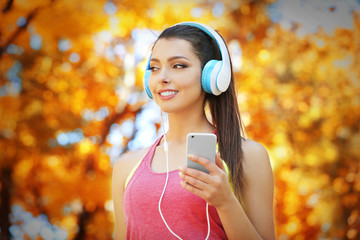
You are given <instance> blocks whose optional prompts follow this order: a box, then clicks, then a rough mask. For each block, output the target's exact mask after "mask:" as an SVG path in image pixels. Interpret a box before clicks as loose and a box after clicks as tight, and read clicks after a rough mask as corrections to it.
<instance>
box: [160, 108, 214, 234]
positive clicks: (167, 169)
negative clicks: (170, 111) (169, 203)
mask: <svg viewBox="0 0 360 240" xmlns="http://www.w3.org/2000/svg"><path fill="white" fill-rule="evenodd" d="M160 114H161V125H162V128H163V136H164V151H165V158H166V180H165V185H164V188H163V191H162V193H161V196H160V199H159V204H158V208H159V213H160V216H161V218H162V220H163V222H164V224H165V226H166V227H167V229H168V230H169V231H170V232H171V234H172V235H174V236H175V237H176V238H177V239H180V240H182V238H181V237H179V236H178V235H177V234H176V233H174V232H173V231H172V230H171V228H170V227H169V225H168V224H167V222H166V220H165V218H164V215H163V214H162V211H161V201H162V199H163V197H164V194H165V190H166V186H167V184H168V180H169V154H168V152H169V147H168V143H167V141H166V135H165V125H164V122H163V116H162V111H161V112H160ZM206 220H207V226H208V232H207V235H206V238H205V240H207V239H208V238H209V236H210V220H209V204H208V203H207V202H206Z"/></svg>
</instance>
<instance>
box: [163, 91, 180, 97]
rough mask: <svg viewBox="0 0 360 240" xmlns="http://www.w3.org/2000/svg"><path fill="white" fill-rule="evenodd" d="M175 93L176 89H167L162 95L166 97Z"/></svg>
mask: <svg viewBox="0 0 360 240" xmlns="http://www.w3.org/2000/svg"><path fill="white" fill-rule="evenodd" d="M175 93H176V91H166V92H162V93H160V95H161V96H164V97H167V96H170V95H173V94H175Z"/></svg>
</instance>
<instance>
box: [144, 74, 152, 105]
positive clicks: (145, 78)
mask: <svg viewBox="0 0 360 240" xmlns="http://www.w3.org/2000/svg"><path fill="white" fill-rule="evenodd" d="M150 74H151V70H146V71H145V74H144V80H143V82H144V89H145V92H146V94H147V95H148V97H149V98H151V99H153V96H152V94H151V91H150V86H149V78H150Z"/></svg>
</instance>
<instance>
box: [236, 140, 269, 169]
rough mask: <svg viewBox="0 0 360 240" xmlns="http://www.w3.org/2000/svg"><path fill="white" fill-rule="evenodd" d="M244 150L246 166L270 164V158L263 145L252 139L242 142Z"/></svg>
mask: <svg viewBox="0 0 360 240" xmlns="http://www.w3.org/2000/svg"><path fill="white" fill-rule="evenodd" d="M242 150H243V154H244V160H245V161H244V164H245V165H246V166H248V167H255V166H257V165H263V164H266V165H267V164H270V158H269V154H268V152H267V150H266V149H265V147H264V146H263V145H261V144H260V143H258V142H255V141H253V140H251V139H245V140H243V141H242Z"/></svg>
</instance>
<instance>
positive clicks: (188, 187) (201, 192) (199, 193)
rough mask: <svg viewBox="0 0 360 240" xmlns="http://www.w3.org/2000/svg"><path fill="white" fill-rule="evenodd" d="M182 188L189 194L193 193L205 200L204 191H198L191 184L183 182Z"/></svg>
mask: <svg viewBox="0 0 360 240" xmlns="http://www.w3.org/2000/svg"><path fill="white" fill-rule="evenodd" d="M180 183H181V186H182V187H183V188H184V189H185V190H188V191H189V192H192V193H193V194H195V195H197V196H198V197H201V198H203V199H204V196H203V195H204V191H203V190H201V189H198V188H196V187H194V186H192V185H191V184H189V183H187V182H183V181H181V182H180Z"/></svg>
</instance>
